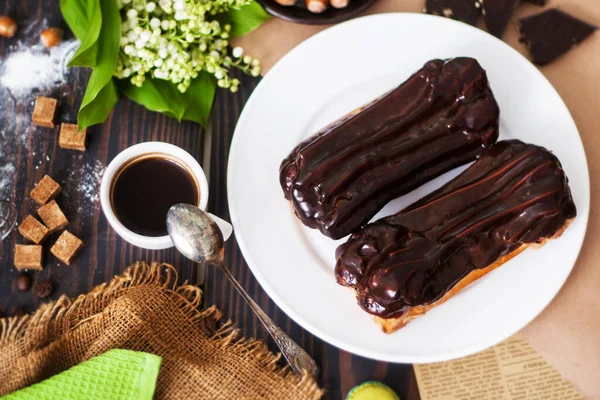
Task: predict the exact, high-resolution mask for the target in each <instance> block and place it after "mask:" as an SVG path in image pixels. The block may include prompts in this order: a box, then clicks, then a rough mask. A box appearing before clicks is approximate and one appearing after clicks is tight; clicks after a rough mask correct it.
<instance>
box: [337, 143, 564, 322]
mask: <svg viewBox="0 0 600 400" xmlns="http://www.w3.org/2000/svg"><path fill="white" fill-rule="evenodd" d="M575 215H576V210H575V204H574V203H573V199H572V198H571V192H570V189H569V186H568V180H567V177H566V176H565V173H564V171H563V169H562V167H561V165H560V162H559V161H558V159H557V158H556V156H554V155H553V154H552V153H551V152H549V151H547V150H545V149H544V148H542V147H538V146H534V145H529V144H525V143H523V142H521V141H518V140H509V141H502V142H499V143H497V144H496V145H494V146H493V147H492V148H491V149H490V150H488V151H487V152H485V153H484V154H483V155H482V156H481V157H480V158H479V160H477V161H476V162H475V163H474V164H473V165H472V166H470V167H469V168H468V169H467V170H465V171H464V172H463V173H462V174H461V175H459V176H458V177H456V178H455V179H453V180H452V181H450V182H448V183H447V184H446V185H445V186H443V187H441V188H440V189H438V190H436V191H435V192H433V193H431V194H430V195H428V196H426V197H424V198H422V199H421V200H419V201H417V202H416V203H414V204H412V205H411V206H409V207H407V208H405V209H404V210H402V211H400V212H399V213H397V214H395V215H392V216H390V217H387V218H383V219H381V220H379V221H377V222H374V223H371V224H369V225H367V226H366V227H364V228H363V229H361V230H360V231H359V232H357V233H355V234H353V235H352V236H351V237H350V239H349V240H348V242H347V243H345V244H343V245H341V246H340V247H338V249H337V251H336V258H337V264H336V269H335V273H336V277H337V280H338V283H340V284H341V285H344V286H350V287H353V288H354V289H356V293H357V298H358V302H359V304H360V306H361V307H362V308H364V309H365V311H367V312H369V313H371V314H374V315H377V316H380V317H383V318H394V317H399V316H401V315H402V313H403V312H405V311H406V310H407V309H408V308H409V307H413V306H419V305H430V304H432V303H434V302H435V301H437V300H439V299H440V298H441V297H442V296H443V295H444V294H445V293H446V292H448V290H450V289H451V288H452V287H453V286H454V285H455V284H457V283H458V282H459V281H460V280H461V279H463V278H464V277H466V276H467V275H468V274H469V273H470V272H471V271H473V270H475V269H481V268H485V267H488V266H490V265H491V264H493V263H494V262H495V261H497V260H498V259H499V258H500V257H502V256H505V255H508V254H510V253H512V252H513V251H516V250H517V249H518V248H519V247H521V246H522V245H526V244H532V243H539V242H542V241H543V240H544V239H547V238H551V237H553V236H554V235H555V234H557V232H561V229H562V228H563V227H564V226H565V223H566V222H567V221H568V220H570V219H572V218H574V217H575Z"/></svg>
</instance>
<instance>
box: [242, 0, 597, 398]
mask: <svg viewBox="0 0 600 400" xmlns="http://www.w3.org/2000/svg"><path fill="white" fill-rule="evenodd" d="M351 1H352V0H351ZM423 6H424V0H377V2H376V3H375V4H374V5H373V7H371V8H370V9H369V10H368V11H367V14H374V13H382V12H422V11H423ZM548 7H558V8H560V9H562V10H564V11H566V12H568V13H570V14H572V15H574V16H576V17H578V18H581V19H583V20H585V21H587V22H589V23H592V24H594V25H596V26H600V1H599V0H548V5H547V6H546V8H548ZM541 10H542V8H540V7H536V6H534V5H530V4H525V3H523V2H522V4H520V5H519V6H518V8H517V10H516V12H515V15H514V18H513V20H512V22H511V24H510V25H509V27H508V28H507V30H506V33H505V35H504V37H503V40H504V41H506V42H507V43H509V44H510V45H511V46H513V47H514V48H516V49H517V50H518V51H520V52H521V53H523V54H527V50H526V49H525V47H524V46H523V45H522V44H520V43H519V42H518V34H517V31H516V29H515V22H516V20H517V18H519V17H522V16H525V15H530V14H534V13H538V12H540V11H541ZM325 28H326V27H315V26H306V25H298V24H293V23H289V22H285V21H282V20H279V19H272V20H270V21H268V22H267V23H266V24H264V25H263V26H261V27H260V28H258V29H257V30H256V31H254V32H253V33H251V34H250V35H247V36H245V37H243V38H241V40H238V41H237V42H236V44H239V45H241V46H242V47H244V50H245V52H246V53H248V54H252V55H253V56H255V57H258V58H259V59H260V60H261V62H262V64H263V67H264V68H263V73H267V71H268V70H269V69H270V68H271V67H272V66H273V64H274V63H275V62H277V61H278V60H279V59H280V58H281V57H283V56H284V55H285V54H286V53H287V52H289V51H290V50H291V49H292V48H293V47H294V46H296V45H297V44H298V43H300V42H301V41H302V40H304V39H306V38H308V37H310V36H311V35H313V34H315V33H317V32H319V31H321V30H323V29H325ZM381 40H384V41H387V43H388V47H389V49H390V51H393V47H394V41H399V40H411V38H381ZM352 57H361V55H360V54H349V55H348V62H352ZM374 61H376V60H374ZM318 62H319V60H315V63H316V64H318ZM540 70H541V72H542V73H543V74H544V75H545V76H546V77H547V78H548V79H549V80H550V82H551V83H552V84H553V85H554V87H555V88H556V90H558V92H559V93H560V95H561V96H562V98H563V100H564V101H565V103H566V104H567V107H568V108H569V110H570V111H571V114H572V115H573V118H574V119H575V123H576V124H577V127H578V129H579V133H580V134H581V138H582V140H583V144H584V147H585V151H586V153H587V159H588V163H589V167H590V177H591V196H592V197H591V213H590V223H589V225H588V231H587V236H586V240H585V243H584V246H583V249H582V251H581V254H580V256H579V260H578V262H577V265H576V266H575V269H574V270H573V273H572V274H571V276H570V277H569V280H568V281H567V283H566V284H565V286H564V287H563V289H562V290H561V292H560V293H559V294H558V296H556V298H555V299H554V301H553V302H552V303H551V304H550V306H548V308H547V309H546V310H545V311H544V312H543V313H542V314H541V315H540V316H539V317H538V318H537V319H536V320H535V321H534V322H532V323H531V324H530V325H528V326H527V327H526V328H525V329H524V330H523V334H524V336H525V338H526V339H527V340H528V341H529V342H530V343H531V345H532V346H533V347H534V348H535V349H536V350H538V351H539V352H541V353H542V355H543V356H544V357H545V358H546V360H547V361H548V362H550V364H552V365H553V366H554V367H555V368H556V369H557V370H558V371H559V372H561V373H562V375H563V376H564V377H565V378H566V379H568V380H570V381H571V382H573V383H574V384H575V385H576V386H577V387H578V388H579V389H580V390H581V391H582V392H583V393H585V394H586V395H587V396H588V397H589V398H595V399H600V301H598V294H599V293H600V261H599V260H600V213H598V210H597V209H596V207H595V206H596V205H598V199H599V198H600V197H599V196H600V193H599V190H600V32H596V34H595V35H592V37H590V38H588V39H587V40H586V41H585V42H584V43H582V44H581V46H579V47H577V48H576V49H573V50H571V51H570V52H569V53H568V54H566V55H565V56H564V57H562V58H560V59H558V60H556V61H555V62H553V63H552V64H550V65H548V66H546V67H543V68H541V69H540ZM324 73H325V72H324Z"/></svg>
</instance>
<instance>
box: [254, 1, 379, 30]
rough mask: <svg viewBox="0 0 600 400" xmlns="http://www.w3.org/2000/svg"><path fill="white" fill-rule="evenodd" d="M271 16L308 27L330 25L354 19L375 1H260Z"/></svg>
mask: <svg viewBox="0 0 600 400" xmlns="http://www.w3.org/2000/svg"><path fill="white" fill-rule="evenodd" d="M258 2H259V3H260V4H261V5H262V6H263V7H264V9H265V10H266V11H267V12H268V13H269V14H271V15H273V16H275V17H278V18H281V19H283V20H286V21H290V22H296V23H299V24H307V25H328V24H335V23H338V22H342V21H346V20H348V19H350V18H353V17H355V16H357V15H359V14H361V13H362V12H364V11H365V10H366V9H367V8H369V7H370V6H371V5H372V4H373V3H374V2H375V0H258Z"/></svg>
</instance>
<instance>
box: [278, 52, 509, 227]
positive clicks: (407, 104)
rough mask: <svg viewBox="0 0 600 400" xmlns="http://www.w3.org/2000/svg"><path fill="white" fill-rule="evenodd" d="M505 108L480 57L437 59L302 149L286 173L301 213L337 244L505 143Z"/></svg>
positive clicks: (289, 194)
mask: <svg viewBox="0 0 600 400" xmlns="http://www.w3.org/2000/svg"><path fill="white" fill-rule="evenodd" d="M498 117H499V110H498V104H497V103H496V100H495V98H494V95H493V94H492V91H491V90H490V87H489V85H488V80H487V76H486V73H485V71H484V70H483V68H481V66H480V65H479V63H478V62H477V61H476V60H475V59H473V58H466V57H462V58H454V59H450V60H432V61H429V62H427V63H426V64H425V66H424V67H423V68H422V69H420V70H419V71H417V72H416V73H415V74H414V75H413V76H411V77H410V78H409V79H408V80H407V81H406V82H404V83H402V84H401V85H400V86H398V87H397V88H395V89H393V90H392V91H390V92H388V93H387V94H385V95H383V96H382V97H380V98H378V99H376V100H374V101H373V102H371V103H369V104H367V105H365V106H363V107H361V108H359V109H357V110H355V111H354V112H352V113H350V114H348V115H347V116H345V117H343V118H341V119H339V120H337V121H335V122H334V123H332V124H330V125H329V126H327V127H326V128H324V129H322V130H321V131H320V132H318V133H317V134H316V135H315V136H313V137H311V138H310V139H308V140H306V141H304V142H302V143H300V144H299V145H298V146H297V147H296V148H295V149H293V150H292V152H291V153H290V154H289V155H288V157H287V158H286V159H285V160H283V162H282V164H281V167H280V183H281V187H282V189H283V191H284V193H285V197H286V198H287V199H288V200H290V201H291V203H292V206H293V209H294V212H295V213H296V215H297V216H298V217H299V218H300V220H301V221H302V222H303V223H304V224H305V225H306V226H308V227H310V228H318V229H319V230H320V231H321V232H322V233H323V234H325V235H326V236H329V237H331V238H334V239H339V238H342V237H344V236H346V235H348V234H350V233H352V232H354V231H355V230H357V229H359V228H360V227H361V226H363V225H365V224H366V223H367V222H369V220H370V219H371V218H373V216H374V215H375V214H376V213H377V212H378V211H379V210H380V209H381V208H382V207H383V206H384V205H385V204H386V203H388V202H389V201H390V200H392V199H394V198H396V197H398V196H401V195H403V194H405V193H408V192H410V191H411V190H413V189H415V188H416V187H418V186H420V185H422V184H423V183H425V182H427V181H429V180H431V179H433V178H435V177H437V176H439V175H441V174H443V173H444V172H446V171H449V170H451V169H453V168H456V167H458V166H460V165H462V164H465V163H467V162H470V161H473V160H474V159H475V158H477V156H479V155H480V154H481V153H482V152H483V151H484V150H485V149H486V148H488V147H490V146H491V145H492V144H493V143H495V142H496V140H497V138H498Z"/></svg>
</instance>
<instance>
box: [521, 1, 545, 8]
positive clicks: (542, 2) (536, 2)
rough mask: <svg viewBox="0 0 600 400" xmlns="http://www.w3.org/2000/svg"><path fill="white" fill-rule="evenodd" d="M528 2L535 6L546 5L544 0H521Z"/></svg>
mask: <svg viewBox="0 0 600 400" xmlns="http://www.w3.org/2000/svg"><path fill="white" fill-rule="evenodd" d="M521 1H524V2H526V3H529V4H533V5H535V6H540V7H543V6H545V5H546V0H521Z"/></svg>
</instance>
